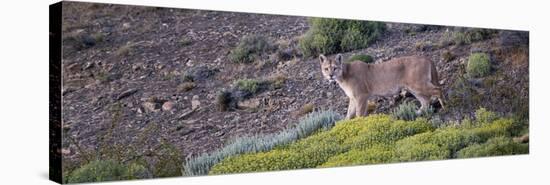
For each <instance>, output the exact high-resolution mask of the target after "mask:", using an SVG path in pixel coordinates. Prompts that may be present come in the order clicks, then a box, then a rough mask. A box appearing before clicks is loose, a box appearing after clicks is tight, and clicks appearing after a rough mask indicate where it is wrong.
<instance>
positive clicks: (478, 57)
mask: <svg viewBox="0 0 550 185" xmlns="http://www.w3.org/2000/svg"><path fill="white" fill-rule="evenodd" d="M466 72H467V73H468V76H469V77H471V78H479V77H485V76H487V75H488V74H489V72H491V63H490V61H489V55H487V54H485V53H474V54H471V55H470V57H469V58H468V66H466Z"/></svg>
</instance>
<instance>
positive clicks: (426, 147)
mask: <svg viewBox="0 0 550 185" xmlns="http://www.w3.org/2000/svg"><path fill="white" fill-rule="evenodd" d="M395 155H396V156H399V157H398V159H397V160H398V161H424V160H441V159H446V158H448V157H449V155H450V154H449V150H446V149H444V148H442V147H439V146H437V145H435V144H432V143H426V144H414V145H400V146H399V147H398V148H397V150H396V154H395Z"/></svg>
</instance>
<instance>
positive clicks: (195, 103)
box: [191, 95, 201, 110]
mask: <svg viewBox="0 0 550 185" xmlns="http://www.w3.org/2000/svg"><path fill="white" fill-rule="evenodd" d="M200 106H201V102H200V101H199V96H198V95H195V96H193V99H191V109H192V110H196V109H198V108H199V107H200Z"/></svg>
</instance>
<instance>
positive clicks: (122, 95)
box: [116, 89, 138, 100]
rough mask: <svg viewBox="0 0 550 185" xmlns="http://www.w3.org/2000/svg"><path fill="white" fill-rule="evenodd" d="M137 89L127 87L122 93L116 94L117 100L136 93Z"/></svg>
mask: <svg viewBox="0 0 550 185" xmlns="http://www.w3.org/2000/svg"><path fill="white" fill-rule="evenodd" d="M137 91H138V90H137V89H128V90H126V91H124V92H122V93H120V94H119V95H118V96H117V98H116V99H117V100H121V99H123V98H126V97H128V96H130V95H132V94H134V93H136V92H137Z"/></svg>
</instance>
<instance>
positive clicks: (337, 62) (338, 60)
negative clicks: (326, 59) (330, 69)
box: [336, 54, 343, 65]
mask: <svg viewBox="0 0 550 185" xmlns="http://www.w3.org/2000/svg"><path fill="white" fill-rule="evenodd" d="M342 60H343V57H342V54H338V55H336V65H342Z"/></svg>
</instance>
